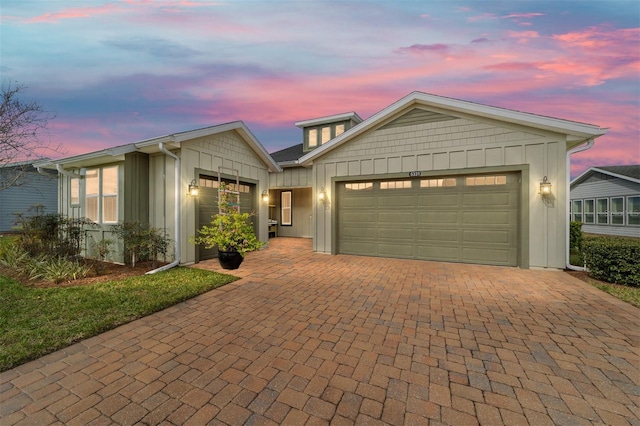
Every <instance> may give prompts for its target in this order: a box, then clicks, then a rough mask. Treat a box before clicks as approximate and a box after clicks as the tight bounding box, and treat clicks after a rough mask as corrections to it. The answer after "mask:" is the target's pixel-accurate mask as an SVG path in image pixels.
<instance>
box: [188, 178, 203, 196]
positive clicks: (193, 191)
mask: <svg viewBox="0 0 640 426" xmlns="http://www.w3.org/2000/svg"><path fill="white" fill-rule="evenodd" d="M199 194H200V187H199V186H198V185H196V180H195V179H193V180H192V181H191V183H190V184H189V195H191V196H192V197H197V196H198V195H199Z"/></svg>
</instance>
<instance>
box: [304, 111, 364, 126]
mask: <svg viewBox="0 0 640 426" xmlns="http://www.w3.org/2000/svg"><path fill="white" fill-rule="evenodd" d="M347 119H353V120H354V121H356V122H357V123H361V122H362V118H360V116H359V115H358V114H356V113H355V112H345V113H342V114H335V115H329V116H326V117H319V118H311V119H309V120H302V121H297V122H295V123H294V125H295V126H296V127H300V128H303V127H308V126H318V125H321V124H325V123H332V122H334V121H340V120H347Z"/></svg>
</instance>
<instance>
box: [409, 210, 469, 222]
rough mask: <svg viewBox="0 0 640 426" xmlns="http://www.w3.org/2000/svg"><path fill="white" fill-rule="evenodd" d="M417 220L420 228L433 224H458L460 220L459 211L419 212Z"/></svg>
mask: <svg viewBox="0 0 640 426" xmlns="http://www.w3.org/2000/svg"><path fill="white" fill-rule="evenodd" d="M416 219H417V220H416V224H417V225H418V226H420V225H433V224H442V225H446V224H457V223H458V220H459V219H458V211H456V210H441V211H418V212H417V216H416Z"/></svg>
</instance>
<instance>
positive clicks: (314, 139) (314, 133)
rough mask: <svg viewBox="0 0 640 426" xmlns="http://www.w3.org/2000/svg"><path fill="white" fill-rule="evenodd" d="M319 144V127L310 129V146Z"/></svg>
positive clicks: (313, 146)
mask: <svg viewBox="0 0 640 426" xmlns="http://www.w3.org/2000/svg"><path fill="white" fill-rule="evenodd" d="M316 146H318V129H309V148H315V147H316Z"/></svg>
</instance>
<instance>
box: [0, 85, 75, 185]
mask: <svg viewBox="0 0 640 426" xmlns="http://www.w3.org/2000/svg"><path fill="white" fill-rule="evenodd" d="M25 89H26V86H23V85H20V84H15V85H12V84H11V83H3V84H2V92H1V93H0V101H1V104H0V171H1V173H0V191H1V190H3V189H7V188H10V187H13V186H20V185H22V184H24V183H26V180H25V177H26V175H25V173H26V170H27V169H28V168H29V167H28V165H29V163H31V162H33V161H36V160H38V159H40V158H44V157H47V156H49V155H52V154H56V153H57V154H62V153H63V152H62V149H61V146H60V145H55V144H53V143H52V142H51V140H50V135H49V132H48V130H47V125H48V123H49V120H52V119H53V118H55V117H54V115H53V114H52V113H50V112H47V111H45V110H44V109H43V108H42V107H41V106H40V105H39V104H38V103H37V102H36V101H23V100H21V99H20V96H21V95H22V94H23V92H24V90H25ZM18 162H19V163H26V164H20V165H15V164H14V163H18ZM8 165H12V166H11V167H7V166H8Z"/></svg>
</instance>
